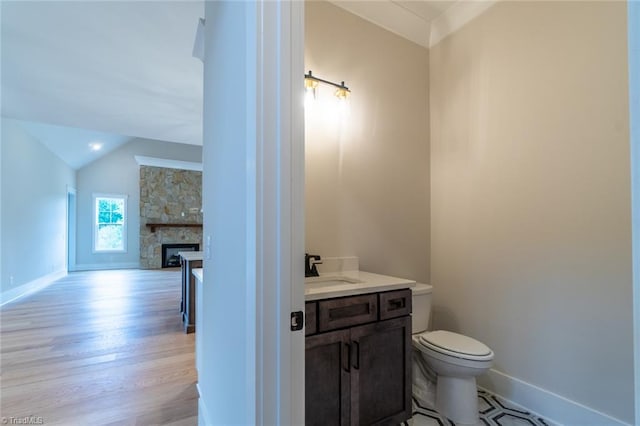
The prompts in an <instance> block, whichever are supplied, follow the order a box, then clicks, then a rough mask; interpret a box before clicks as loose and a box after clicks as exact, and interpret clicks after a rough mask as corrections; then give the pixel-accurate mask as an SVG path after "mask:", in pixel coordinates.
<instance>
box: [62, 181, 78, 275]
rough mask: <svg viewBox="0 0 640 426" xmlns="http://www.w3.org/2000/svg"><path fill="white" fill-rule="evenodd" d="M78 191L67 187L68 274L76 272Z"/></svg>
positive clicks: (66, 246) (66, 244)
mask: <svg viewBox="0 0 640 426" xmlns="http://www.w3.org/2000/svg"><path fill="white" fill-rule="evenodd" d="M77 211H78V210H77V191H76V189H75V188H74V187H72V186H70V185H67V220H66V227H67V229H66V233H65V257H66V262H65V266H66V269H67V273H69V272H72V271H75V270H76V231H77Z"/></svg>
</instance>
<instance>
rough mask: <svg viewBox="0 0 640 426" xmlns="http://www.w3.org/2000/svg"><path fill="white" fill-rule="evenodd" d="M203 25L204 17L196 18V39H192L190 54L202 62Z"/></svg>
mask: <svg viewBox="0 0 640 426" xmlns="http://www.w3.org/2000/svg"><path fill="white" fill-rule="evenodd" d="M204 26H205V20H204V18H200V19H198V27H197V28H196V39H195V40H194V41H193V52H192V56H193V57H194V58H198V59H200V60H201V61H202V62H204Z"/></svg>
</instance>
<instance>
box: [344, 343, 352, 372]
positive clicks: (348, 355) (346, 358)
mask: <svg viewBox="0 0 640 426" xmlns="http://www.w3.org/2000/svg"><path fill="white" fill-rule="evenodd" d="M345 361H346V362H345ZM342 368H343V369H344V371H346V372H347V373H349V372H350V371H351V346H350V345H349V344H348V343H345V344H344V346H342Z"/></svg>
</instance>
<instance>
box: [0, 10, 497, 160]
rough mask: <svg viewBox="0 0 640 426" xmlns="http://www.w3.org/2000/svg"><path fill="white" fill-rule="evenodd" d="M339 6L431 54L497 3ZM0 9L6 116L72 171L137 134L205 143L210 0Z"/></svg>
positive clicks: (3, 98) (4, 111)
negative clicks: (461, 11)
mask: <svg viewBox="0 0 640 426" xmlns="http://www.w3.org/2000/svg"><path fill="white" fill-rule="evenodd" d="M333 3H334V4H336V5H338V6H340V7H342V8H344V9H346V10H348V11H350V12H352V13H355V14H357V15H359V16H361V17H363V18H364V19H367V20H369V21H371V22H373V23H375V24H376V25H379V26H381V27H384V28H386V29H388V30H390V31H393V32H395V33H397V34H399V35H401V36H402V37H405V38H407V39H409V40H411V41H413V42H415V43H418V44H420V45H422V46H425V47H428V46H429V45H430V44H433V43H434V40H435V41H437V40H438V39H439V37H440V38H441V32H442V31H439V30H438V28H439V27H442V28H444V27H446V28H449V27H451V26H452V25H451V22H452V21H451V19H450V18H448V17H447V11H451V10H453V9H455V7H456V5H457V4H460V3H476V4H489V3H488V2H456V1H451V0H446V1H428V0H391V1H388V0H373V1H343V0H336V1H333ZM0 4H1V7H2V34H1V37H2V58H1V59H2V62H1V63H2V91H1V93H2V99H1V101H2V102H1V106H2V111H1V112H2V115H3V116H4V117H8V118H13V119H17V120H23V121H24V122H21V125H22V126H23V127H24V128H25V129H26V130H27V131H28V132H30V133H31V134H32V135H34V136H35V137H37V138H39V139H40V140H42V141H43V142H44V143H45V145H47V146H48V147H49V148H50V149H51V150H52V151H54V152H56V153H57V154H58V155H59V156H60V157H61V158H63V159H64V160H65V161H66V162H67V163H68V164H70V165H71V166H72V167H74V168H78V167H81V166H83V165H84V164H87V163H88V162H90V161H92V159H94V158H95V157H96V156H97V154H96V153H95V152H93V151H91V149H90V148H89V146H88V144H89V142H92V141H95V140H97V139H103V141H102V142H103V144H104V147H103V152H105V151H108V150H110V149H114V148H115V147H117V146H118V145H119V144H122V143H125V142H126V141H128V140H129V138H131V137H144V138H149V139H158V140H165V141H171V142H179V143H186V144H202V86H203V81H202V79H203V77H202V75H203V74H202V63H201V62H200V60H198V59H196V58H194V57H193V56H192V50H193V43H194V39H195V33H196V28H197V24H198V19H199V18H200V17H203V16H204V3H203V2H202V1H186V0H174V1H124V2H122V1H100V2H94V1H86V2H82V1H79V2H63V1H38V2H29V1H2V2H1V3H0ZM445 18H446V19H445ZM438 22H440V24H438ZM438 25H439V27H438ZM434 30H436V31H434ZM48 126H50V127H48ZM101 135H102V136H101Z"/></svg>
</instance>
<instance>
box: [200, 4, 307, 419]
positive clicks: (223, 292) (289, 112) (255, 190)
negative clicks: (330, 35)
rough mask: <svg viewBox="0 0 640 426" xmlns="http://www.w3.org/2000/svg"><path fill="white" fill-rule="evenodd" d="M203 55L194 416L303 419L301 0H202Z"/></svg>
mask: <svg viewBox="0 0 640 426" xmlns="http://www.w3.org/2000/svg"><path fill="white" fill-rule="evenodd" d="M203 62H204V109H203V130H204V137H203V212H204V226H203V231H204V233H203V235H204V250H203V251H204V260H203V268H204V277H203V283H202V300H201V302H202V306H203V309H202V315H201V313H200V312H198V316H199V318H200V320H201V321H202V327H201V328H200V327H199V328H198V330H197V332H198V333H200V340H199V342H202V347H201V348H198V353H199V354H202V357H203V359H206V360H207V362H203V364H202V369H199V370H198V390H199V394H200V399H199V402H198V423H199V424H200V425H208V424H255V425H275V424H304V331H303V330H300V331H295V332H292V331H291V329H290V327H291V322H290V315H291V312H294V311H304V284H303V283H304V273H303V266H304V263H303V262H304V110H303V98H304V96H303V93H304V87H303V80H304V79H303V77H304V66H303V64H304V2H298V1H286V0H279V1H268V2H234V1H216V2H205V23H204V61H203ZM200 349H202V350H201V351H200Z"/></svg>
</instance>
